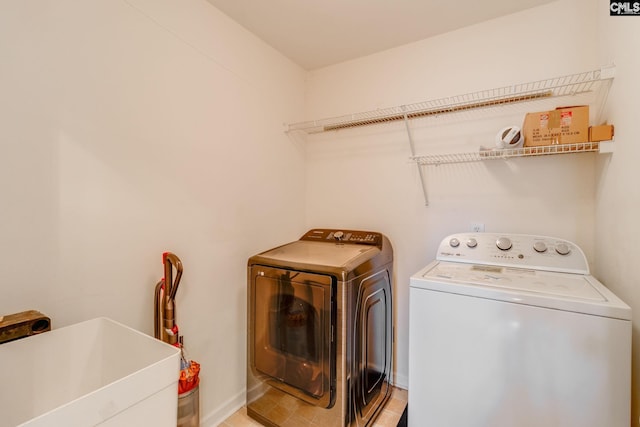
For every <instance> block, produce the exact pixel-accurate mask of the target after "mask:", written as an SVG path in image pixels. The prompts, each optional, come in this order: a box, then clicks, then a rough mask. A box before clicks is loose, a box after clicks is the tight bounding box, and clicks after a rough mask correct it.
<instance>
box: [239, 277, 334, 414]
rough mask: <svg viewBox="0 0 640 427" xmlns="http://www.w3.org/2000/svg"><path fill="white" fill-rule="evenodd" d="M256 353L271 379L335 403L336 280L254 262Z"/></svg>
mask: <svg viewBox="0 0 640 427" xmlns="http://www.w3.org/2000/svg"><path fill="white" fill-rule="evenodd" d="M250 292H251V293H252V295H251V297H252V298H251V301H252V302H251V307H250V310H251V313H250V317H249V321H250V322H251V324H250V335H251V336H250V344H251V348H250V349H249V350H250V353H251V354H250V356H251V366H252V369H253V370H254V371H255V373H256V374H257V375H258V376H266V377H267V378H268V383H269V384H270V385H272V386H274V387H276V388H279V389H281V390H283V391H286V392H288V393H290V394H293V395H294V396H296V397H299V398H300V399H302V400H305V401H307V402H309V403H312V404H314V405H318V406H323V407H330V406H331V405H332V404H333V400H334V399H333V393H332V390H331V385H332V384H333V383H334V379H333V378H334V376H335V373H334V372H333V371H334V370H335V369H334V365H335V362H333V359H334V358H335V355H334V353H335V349H334V345H333V342H332V335H333V334H332V328H333V327H334V319H335V310H334V298H333V295H334V294H335V279H334V278H333V277H331V276H327V275H322V274H313V273H306V272H301V271H295V270H287V269H279V268H273V267H263V266H252V267H251V289H250Z"/></svg>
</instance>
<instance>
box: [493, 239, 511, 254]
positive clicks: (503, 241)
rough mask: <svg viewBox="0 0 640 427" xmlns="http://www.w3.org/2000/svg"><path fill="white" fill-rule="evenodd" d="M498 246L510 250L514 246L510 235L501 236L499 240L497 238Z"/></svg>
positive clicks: (502, 249) (503, 249)
mask: <svg viewBox="0 0 640 427" xmlns="http://www.w3.org/2000/svg"><path fill="white" fill-rule="evenodd" d="M496 246H497V247H498V249H500V250H501V251H508V250H509V249H511V246H512V244H511V240H509V238H508V237H500V238H499V239H498V240H496Z"/></svg>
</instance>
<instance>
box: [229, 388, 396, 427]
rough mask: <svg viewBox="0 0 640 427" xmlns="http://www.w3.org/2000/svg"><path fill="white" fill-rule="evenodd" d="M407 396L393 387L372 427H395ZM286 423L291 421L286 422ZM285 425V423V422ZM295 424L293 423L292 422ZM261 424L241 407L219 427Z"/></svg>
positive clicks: (242, 426) (257, 425) (259, 425)
mask: <svg viewBox="0 0 640 427" xmlns="http://www.w3.org/2000/svg"><path fill="white" fill-rule="evenodd" d="M407 401H408V394H407V390H403V389H401V388H396V387H394V389H393V392H392V393H391V398H390V399H389V400H388V401H387V404H386V405H385V406H384V409H383V410H382V412H381V413H380V415H379V416H378V418H377V419H376V421H375V422H374V423H373V427H396V426H397V425H398V421H400V418H401V417H402V412H403V411H404V409H405V408H406V406H407ZM287 421H293V422H294V420H293V419H291V420H287ZM285 423H286V421H285ZM294 424H295V422H294ZM261 426H262V424H260V423H258V422H257V421H256V420H254V419H253V418H250V417H249V416H248V415H247V408H246V407H245V406H243V407H242V408H240V409H239V410H238V411H236V412H235V413H234V414H233V415H231V416H230V417H229V418H227V419H226V420H224V422H223V423H222V424H220V426H219V427H261Z"/></svg>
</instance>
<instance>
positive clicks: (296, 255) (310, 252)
mask: <svg viewBox="0 0 640 427" xmlns="http://www.w3.org/2000/svg"><path fill="white" fill-rule="evenodd" d="M379 253H380V249H378V248H377V247H375V246H366V245H356V244H345V243H327V242H310V241H304V240H298V241H295V242H292V243H288V244H286V245H283V246H280V247H277V248H275V249H271V250H269V251H266V252H263V253H261V254H260V257H262V258H268V259H270V260H276V261H280V262H289V263H299V264H306V265H316V266H329V267H346V266H348V265H352V264H360V263H361V262H363V261H365V260H367V259H371V258H373V257H374V256H376V255H377V254H379Z"/></svg>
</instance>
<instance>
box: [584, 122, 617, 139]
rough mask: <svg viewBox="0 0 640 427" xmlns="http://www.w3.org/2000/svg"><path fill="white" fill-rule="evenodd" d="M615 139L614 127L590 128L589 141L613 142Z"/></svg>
mask: <svg viewBox="0 0 640 427" xmlns="http://www.w3.org/2000/svg"><path fill="white" fill-rule="evenodd" d="M612 139H613V125H601V126H591V127H590V128H589V141H591V142H598V141H611V140H612Z"/></svg>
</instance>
